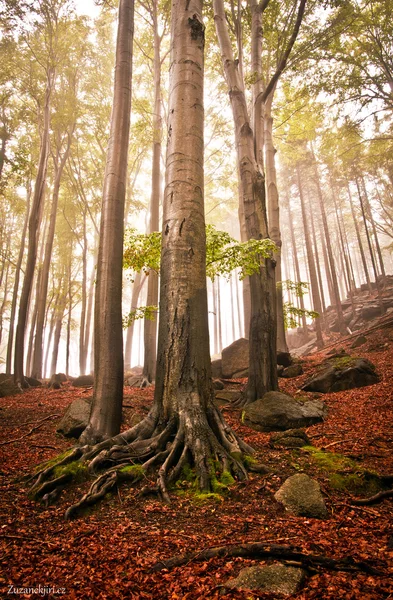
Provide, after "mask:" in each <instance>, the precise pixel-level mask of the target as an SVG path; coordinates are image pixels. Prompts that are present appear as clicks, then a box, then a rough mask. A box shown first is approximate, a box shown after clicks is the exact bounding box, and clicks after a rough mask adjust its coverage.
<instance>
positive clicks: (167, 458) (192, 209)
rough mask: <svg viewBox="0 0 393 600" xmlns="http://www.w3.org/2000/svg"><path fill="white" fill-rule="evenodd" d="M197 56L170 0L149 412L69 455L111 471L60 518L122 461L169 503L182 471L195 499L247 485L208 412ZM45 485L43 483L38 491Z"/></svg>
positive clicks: (228, 435)
mask: <svg viewBox="0 0 393 600" xmlns="http://www.w3.org/2000/svg"><path fill="white" fill-rule="evenodd" d="M120 6H121V5H120ZM203 48H204V26H203V21H202V2H201V0H174V1H173V3H172V35H171V59H170V64H171V73H170V75H171V77H170V93H169V111H168V112H169V122H168V130H169V136H168V146H167V160H166V166H167V168H166V185H165V194H164V203H163V204H164V206H163V208H164V211H163V236H162V248H161V278H160V321H159V332H158V355H157V373H156V386H155V394H154V403H153V407H152V409H151V410H150V412H149V414H148V415H147V416H146V418H145V419H143V420H142V421H141V422H140V423H138V424H137V425H136V426H135V427H132V428H131V429H129V430H128V431H125V432H122V433H121V434H119V435H117V436H115V437H113V438H111V439H106V440H104V441H102V442H101V443H99V444H96V445H95V446H94V447H91V446H84V447H79V448H76V449H75V450H74V452H73V459H74V457H76V459H77V460H78V459H80V460H83V461H84V464H86V462H87V463H88V465H89V466H90V469H91V470H93V469H95V468H97V467H102V466H106V465H108V462H109V464H110V465H111V468H110V469H109V470H107V472H106V473H104V474H102V475H101V476H100V477H99V479H98V480H96V482H95V483H94V484H93V486H92V487H91V488H90V491H89V492H88V493H87V494H85V496H84V497H83V498H82V500H81V501H80V502H79V503H78V504H76V505H74V506H73V507H71V508H70V509H69V510H68V511H67V513H66V517H71V516H74V515H75V513H76V512H78V511H79V510H80V508H81V507H84V506H86V505H89V504H91V503H93V502H94V501H95V500H97V498H100V497H102V496H103V495H104V494H105V493H107V491H108V490H109V489H113V486H114V485H115V484H116V482H117V481H118V474H119V469H121V468H122V467H123V466H124V464H125V460H124V459H125V458H126V462H127V463H129V462H134V461H135V459H136V460H138V461H139V462H141V463H142V469H143V471H145V470H148V469H150V468H152V467H156V466H157V465H158V473H157V488H156V491H157V492H158V493H159V494H160V495H161V496H162V497H163V498H164V499H165V500H167V501H169V495H168V488H167V486H168V483H169V482H173V481H176V480H177V479H178V478H179V477H180V476H181V473H182V470H183V467H184V466H185V465H186V464H191V465H192V466H193V467H194V468H195V475H196V482H197V484H198V487H199V488H200V489H201V490H202V492H211V491H213V490H214V488H215V481H217V470H219V472H221V473H222V472H225V473H226V475H227V476H228V474H230V473H232V474H233V475H234V476H236V477H237V478H238V479H245V478H246V477H247V470H246V468H245V465H244V453H249V452H252V449H251V448H250V447H249V446H248V445H247V444H245V443H244V442H243V441H242V440H240V439H239V438H238V436H237V435H236V434H235V432H234V431H232V430H231V428H230V427H229V426H228V425H227V424H226V423H225V421H224V419H223V416H222V414H221V413H220V411H219V410H218V408H216V406H215V405H214V403H213V398H214V391H213V386H212V380H211V364H210V353H209V329H208V306H207V289H206V230H205V218H204V201H203V188H204V181H203ZM213 461H214V465H213V466H214V468H213V467H212V464H213ZM51 471H53V468H52V469H51ZM123 471H124V469H123ZM43 480H45V476H44V475H43V476H42V477H41V478H40V480H39V481H37V482H36V483H37V486H39V485H40V484H41V483H42V481H43ZM52 486H53V487H55V486H56V484H53V483H52ZM96 491H98V493H96ZM38 493H40V490H38Z"/></svg>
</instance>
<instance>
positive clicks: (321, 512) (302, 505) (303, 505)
mask: <svg viewBox="0 0 393 600" xmlns="http://www.w3.org/2000/svg"><path fill="white" fill-rule="evenodd" d="M274 497H275V499H276V500H277V501H278V502H281V503H282V504H283V505H284V506H285V508H286V510H287V511H288V512H290V513H291V514H293V515H295V516H298V517H310V518H314V519H325V518H326V517H327V516H328V512H327V509H326V505H325V501H324V499H323V496H322V493H321V488H320V487H319V483H318V482H317V481H315V480H314V479H311V477H309V476H308V475H306V474H305V473H298V474H296V475H292V477H289V478H288V479H287V480H286V481H285V482H284V483H283V485H282V486H281V487H280V489H279V490H278V492H276V494H275V495H274Z"/></svg>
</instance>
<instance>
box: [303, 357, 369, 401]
mask: <svg viewBox="0 0 393 600" xmlns="http://www.w3.org/2000/svg"><path fill="white" fill-rule="evenodd" d="M378 381H379V376H378V374H377V373H376V371H375V366H374V365H373V364H372V363H371V362H370V361H369V360H367V359H366V358H357V357H353V356H348V355H342V356H336V357H332V358H329V360H327V361H325V362H323V363H322V364H321V365H320V366H319V368H318V369H317V371H316V373H315V374H314V375H313V376H312V377H311V378H310V379H309V380H308V381H306V383H305V384H304V385H303V387H302V389H303V390H305V391H307V392H321V393H323V394H327V393H330V392H341V391H344V390H350V389H353V388H357V387H364V386H367V385H373V384H375V383H378Z"/></svg>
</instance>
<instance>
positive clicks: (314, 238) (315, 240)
mask: <svg viewBox="0 0 393 600" xmlns="http://www.w3.org/2000/svg"><path fill="white" fill-rule="evenodd" d="M308 214H309V218H310V223H311V232H312V239H313V246H314V256H315V264H316V268H317V275H318V285H319V295H320V298H321V304H322V319H323V321H325V319H324V314H325V311H326V303H325V291H324V289H323V280H322V272H321V264H320V261H319V250H318V243H317V234H316V231H315V220H314V212H313V206H309V213H308Z"/></svg>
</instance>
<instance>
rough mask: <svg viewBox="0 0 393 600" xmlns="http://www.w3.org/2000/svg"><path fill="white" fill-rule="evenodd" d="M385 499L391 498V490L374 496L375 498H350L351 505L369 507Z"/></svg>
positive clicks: (392, 494) (392, 491)
mask: <svg viewBox="0 0 393 600" xmlns="http://www.w3.org/2000/svg"><path fill="white" fill-rule="evenodd" d="M385 498H393V489H392V490H384V491H383V492H379V493H378V494H375V496H370V498H352V499H351V503H352V504H355V505H356V506H370V505H371V504H378V503H379V502H382V501H383V500H385Z"/></svg>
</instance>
